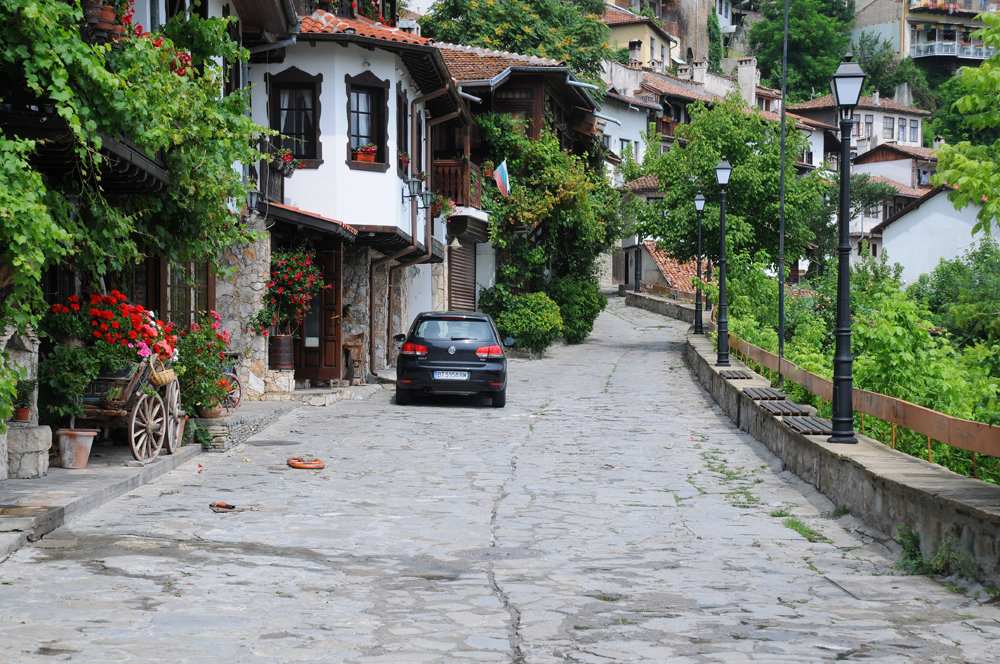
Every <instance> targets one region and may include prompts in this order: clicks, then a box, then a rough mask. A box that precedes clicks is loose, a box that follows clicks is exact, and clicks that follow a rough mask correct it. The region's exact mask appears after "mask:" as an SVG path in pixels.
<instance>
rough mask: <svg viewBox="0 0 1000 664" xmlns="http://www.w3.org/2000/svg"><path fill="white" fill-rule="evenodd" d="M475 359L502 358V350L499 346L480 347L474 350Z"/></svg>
mask: <svg viewBox="0 0 1000 664" xmlns="http://www.w3.org/2000/svg"><path fill="white" fill-rule="evenodd" d="M476 357H478V358H479V359H481V360H488V359H490V358H494V357H503V348H500V346H480V347H479V348H477V349H476Z"/></svg>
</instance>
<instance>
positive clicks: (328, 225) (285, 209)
mask: <svg viewBox="0 0 1000 664" xmlns="http://www.w3.org/2000/svg"><path fill="white" fill-rule="evenodd" d="M257 208H258V209H259V210H267V214H268V215H270V216H274V217H278V218H281V219H289V220H293V221H296V222H298V223H303V222H305V223H306V225H308V226H310V227H312V228H316V229H317V230H322V231H327V232H331V233H333V234H335V235H341V236H346V237H350V238H352V239H353V237H354V236H357V234H358V230H357V229H356V228H353V227H352V226H350V225H348V224H345V223H344V222H342V221H337V220H336V219H330V218H329V217H324V216H322V215H318V214H316V213H315V212H309V211H308V210H303V209H301V208H297V207H292V206H291V205H282V204H281V203H271V202H267V203H264V202H261V203H259V204H258V206H257Z"/></svg>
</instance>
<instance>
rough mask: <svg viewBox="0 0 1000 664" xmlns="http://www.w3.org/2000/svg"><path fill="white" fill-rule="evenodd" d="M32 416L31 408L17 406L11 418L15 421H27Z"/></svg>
mask: <svg viewBox="0 0 1000 664" xmlns="http://www.w3.org/2000/svg"><path fill="white" fill-rule="evenodd" d="M30 417H31V409H30V408H15V409H14V416H13V417H11V418H10V419H11V420H12V421H14V422H27V421H28V419H29V418H30Z"/></svg>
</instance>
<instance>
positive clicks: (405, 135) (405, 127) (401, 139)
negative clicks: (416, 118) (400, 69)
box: [396, 87, 413, 173]
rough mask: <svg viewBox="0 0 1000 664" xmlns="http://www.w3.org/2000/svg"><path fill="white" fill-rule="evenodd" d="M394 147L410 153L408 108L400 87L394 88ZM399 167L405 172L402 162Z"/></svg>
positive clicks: (407, 102)
mask: <svg viewBox="0 0 1000 664" xmlns="http://www.w3.org/2000/svg"><path fill="white" fill-rule="evenodd" d="M396 149H397V151H399V152H405V153H407V154H408V155H410V108H409V101H408V100H407V98H406V91H405V90H403V89H402V87H397V89H396ZM410 158H411V159H412V158H413V155H410ZM399 169H400V171H402V172H404V173H405V172H406V169H405V168H403V164H402V163H400V164H399Z"/></svg>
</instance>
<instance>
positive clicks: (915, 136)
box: [910, 120, 920, 143]
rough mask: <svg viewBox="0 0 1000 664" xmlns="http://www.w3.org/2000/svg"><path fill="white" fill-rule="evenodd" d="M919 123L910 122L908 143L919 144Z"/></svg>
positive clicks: (916, 121) (917, 121) (915, 121)
mask: <svg viewBox="0 0 1000 664" xmlns="http://www.w3.org/2000/svg"><path fill="white" fill-rule="evenodd" d="M919 134H920V121H919V120H910V142H911V143H919V142H920V135H919Z"/></svg>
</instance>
